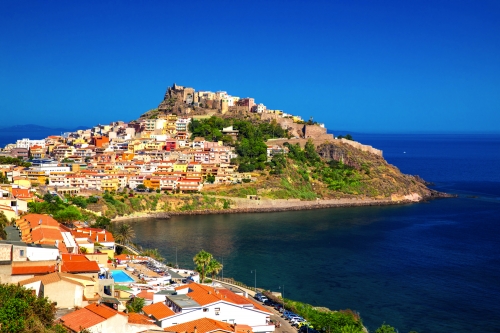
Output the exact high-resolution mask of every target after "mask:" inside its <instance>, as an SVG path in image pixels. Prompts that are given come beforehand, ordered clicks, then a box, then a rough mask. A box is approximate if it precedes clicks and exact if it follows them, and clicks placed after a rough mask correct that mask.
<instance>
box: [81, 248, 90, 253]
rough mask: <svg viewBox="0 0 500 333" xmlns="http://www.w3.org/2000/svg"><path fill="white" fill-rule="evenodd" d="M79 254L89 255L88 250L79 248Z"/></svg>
mask: <svg viewBox="0 0 500 333" xmlns="http://www.w3.org/2000/svg"><path fill="white" fill-rule="evenodd" d="M80 253H82V254H86V253H89V250H88V249H87V248H86V247H83V246H81V247H80Z"/></svg>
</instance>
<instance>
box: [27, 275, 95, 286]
mask: <svg viewBox="0 0 500 333" xmlns="http://www.w3.org/2000/svg"><path fill="white" fill-rule="evenodd" d="M68 277H77V278H85V279H90V278H87V277H86V276H78V275H76V276H74V275H72V274H67V273H59V272H55V273H50V274H47V275H41V276H35V277H33V278H31V279H26V280H23V281H20V282H19V285H21V286H24V285H27V284H30V283H33V282H36V281H42V283H43V284H44V285H48V284H51V283H55V282H59V281H61V280H63V281H67V282H71V283H74V284H79V285H81V283H80V282H78V281H75V280H71V279H70V278H68ZM90 280H92V279H90Z"/></svg>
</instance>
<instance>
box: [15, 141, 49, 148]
mask: <svg viewBox="0 0 500 333" xmlns="http://www.w3.org/2000/svg"><path fill="white" fill-rule="evenodd" d="M33 146H40V147H42V148H45V140H30V139H21V140H17V142H16V148H26V149H30V148H31V147H33Z"/></svg>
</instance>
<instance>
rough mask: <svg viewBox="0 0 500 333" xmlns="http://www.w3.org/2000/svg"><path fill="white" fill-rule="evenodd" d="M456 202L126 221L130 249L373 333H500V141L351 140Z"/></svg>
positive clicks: (485, 137) (470, 137)
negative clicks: (324, 310)
mask: <svg viewBox="0 0 500 333" xmlns="http://www.w3.org/2000/svg"><path fill="white" fill-rule="evenodd" d="M353 136H354V139H356V140H357V141H359V142H361V143H364V144H369V145H372V146H374V147H376V148H379V149H382V150H383V151H384V157H385V158H386V159H387V161H388V162H389V163H391V164H393V165H395V166H397V167H398V168H399V169H400V170H401V171H402V172H404V173H408V174H413V175H419V176H421V177H422V178H424V179H425V180H427V181H430V182H433V183H434V185H432V188H434V189H436V190H439V191H444V192H448V193H453V194H457V195H458V198H450V199H437V200H432V201H429V202H422V203H416V204H407V205H400V206H387V207H352V208H331V209H319V210H313V211H310V210H308V211H300V212H297V211H293V212H279V213H254V214H237V215H223V214H220V215H209V216H175V217H172V218H171V219H168V220H167V219H148V220H141V221H132V222H131V223H132V224H133V227H134V229H135V232H136V237H137V238H136V241H137V243H139V244H140V245H141V246H143V247H145V248H157V249H159V250H160V252H161V253H162V254H163V255H164V257H165V258H166V260H167V261H168V262H172V263H176V262H177V263H178V265H179V266H181V267H186V268H193V267H194V265H193V261H192V258H193V256H194V255H195V254H196V253H197V252H198V251H200V250H201V249H204V250H206V251H208V252H210V253H212V254H213V255H214V257H215V258H216V259H217V260H219V261H220V262H223V264H224V270H223V272H221V275H222V274H223V276H224V277H232V278H234V279H236V280H239V281H242V282H244V283H246V284H247V285H249V286H254V285H256V286H257V287H259V288H264V289H268V290H272V291H280V292H283V291H284V295H285V297H286V298H289V299H294V300H298V301H302V302H306V303H310V304H312V305H315V306H324V307H328V308H330V309H347V308H349V309H352V310H355V311H357V312H359V314H360V315H361V317H362V319H363V323H364V324H365V326H366V327H367V328H368V329H369V331H370V332H374V331H375V330H376V328H377V327H379V326H380V325H381V324H382V323H384V322H385V323H387V324H389V325H392V326H394V327H396V328H397V329H398V331H399V332H409V331H411V330H413V331H417V332H420V333H422V332H455V333H458V332H499V331H500V135H499V134H406V135H405V134H390V135H389V134H355V135H353Z"/></svg>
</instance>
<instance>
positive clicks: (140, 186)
mask: <svg viewBox="0 0 500 333" xmlns="http://www.w3.org/2000/svg"><path fill="white" fill-rule="evenodd" d="M135 189H136V190H139V191H145V190H147V189H148V188H147V187H146V185H144V184H139V185H137V187H136V188H135Z"/></svg>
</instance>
